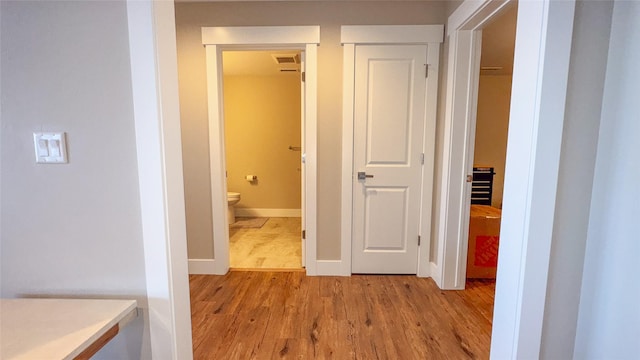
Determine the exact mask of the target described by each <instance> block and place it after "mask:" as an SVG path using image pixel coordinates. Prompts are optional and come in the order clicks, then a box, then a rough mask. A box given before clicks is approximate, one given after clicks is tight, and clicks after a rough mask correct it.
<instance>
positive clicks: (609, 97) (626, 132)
mask: <svg viewBox="0 0 640 360" xmlns="http://www.w3.org/2000/svg"><path fill="white" fill-rule="evenodd" d="M638 19H640V2H636V1H616V2H615V5H614V9H613V19H612V27H611V42H610V44H609V58H608V64H607V73H606V80H605V87H604V98H603V105H602V120H601V124H600V132H599V140H598V150H597V158H596V164H595V176H594V180H593V193H592V200H591V214H590V217H589V228H588V236H587V246H586V254H585V262H584V276H583V280H582V292H581V298H580V310H579V316H578V329H577V334H576V341H575V353H574V359H605V358H606V359H637V357H638V354H640V341H638V340H639V338H638V334H640V306H639V304H640V281H639V280H638V272H639V271H638V269H639V261H638V260H639V259H640V241H639V240H638V239H639V237H638V220H639V219H640V186H639V184H640V141H639V139H640V115H639V114H640V102H639V101H638V100H639V99H640V97H639V94H640V68H639V67H638V64H640V22H638Z"/></svg>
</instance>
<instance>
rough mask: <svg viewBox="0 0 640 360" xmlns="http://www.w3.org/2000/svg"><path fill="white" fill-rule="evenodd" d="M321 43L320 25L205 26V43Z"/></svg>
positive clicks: (203, 42) (203, 29) (203, 38)
mask: <svg viewBox="0 0 640 360" xmlns="http://www.w3.org/2000/svg"><path fill="white" fill-rule="evenodd" d="M319 43H320V27H319V26H233V27H203V28H202V44H203V45H283V44H286V45H306V44H319Z"/></svg>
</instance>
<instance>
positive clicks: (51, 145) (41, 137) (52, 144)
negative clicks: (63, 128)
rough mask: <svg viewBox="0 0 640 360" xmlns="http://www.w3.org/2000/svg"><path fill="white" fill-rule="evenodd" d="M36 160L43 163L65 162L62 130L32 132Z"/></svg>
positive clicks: (65, 145)
mask: <svg viewBox="0 0 640 360" xmlns="http://www.w3.org/2000/svg"><path fill="white" fill-rule="evenodd" d="M33 144H34V146H35V150H36V162H37V163H44V164H64V163H67V141H66V136H65V133H63V132H46V133H44V132H40V133H33Z"/></svg>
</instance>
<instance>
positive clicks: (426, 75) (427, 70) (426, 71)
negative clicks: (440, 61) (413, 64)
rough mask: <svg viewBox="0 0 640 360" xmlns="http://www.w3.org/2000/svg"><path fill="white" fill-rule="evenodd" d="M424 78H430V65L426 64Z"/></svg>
mask: <svg viewBox="0 0 640 360" xmlns="http://www.w3.org/2000/svg"><path fill="white" fill-rule="evenodd" d="M424 77H425V78H428V77H429V64H424Z"/></svg>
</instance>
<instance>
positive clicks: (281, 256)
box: [229, 217, 302, 269]
mask: <svg viewBox="0 0 640 360" xmlns="http://www.w3.org/2000/svg"><path fill="white" fill-rule="evenodd" d="M237 220H238V221H242V220H247V219H246V218H237ZM252 222H254V223H255V222H256V221H254V220H251V221H248V222H247V223H252ZM257 222H258V223H259V222H260V221H257ZM300 238H301V221H300V218H276V217H274V218H267V221H266V222H265V223H264V225H262V227H260V228H249V227H244V228H240V227H238V226H237V225H236V226H234V225H232V226H230V227H229V257H230V266H231V268H242V269H296V268H297V269H300V268H302V263H301V258H302V255H301V254H302V246H301V241H300Z"/></svg>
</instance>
